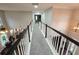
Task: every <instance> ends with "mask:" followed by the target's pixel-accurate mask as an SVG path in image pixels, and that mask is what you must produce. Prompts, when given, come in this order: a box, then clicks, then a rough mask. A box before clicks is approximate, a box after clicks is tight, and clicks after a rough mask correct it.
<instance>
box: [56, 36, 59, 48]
mask: <svg viewBox="0 0 79 59" xmlns="http://www.w3.org/2000/svg"><path fill="white" fill-rule="evenodd" d="M58 38H59V37H58V36H57V38H56V49H57V44H58Z"/></svg>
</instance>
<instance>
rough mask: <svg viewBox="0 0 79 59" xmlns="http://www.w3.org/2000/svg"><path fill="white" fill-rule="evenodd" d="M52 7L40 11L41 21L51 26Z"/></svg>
mask: <svg viewBox="0 0 79 59" xmlns="http://www.w3.org/2000/svg"><path fill="white" fill-rule="evenodd" d="M52 15H53V9H52V8H49V9H47V10H45V11H44V12H43V13H42V21H43V22H44V23H46V24H48V25H50V26H51V21H52V18H53V16H52Z"/></svg>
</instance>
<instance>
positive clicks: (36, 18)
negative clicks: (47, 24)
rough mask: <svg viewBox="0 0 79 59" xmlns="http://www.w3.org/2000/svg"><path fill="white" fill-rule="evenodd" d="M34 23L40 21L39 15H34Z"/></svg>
mask: <svg viewBox="0 0 79 59" xmlns="http://www.w3.org/2000/svg"><path fill="white" fill-rule="evenodd" d="M34 19H35V23H39V22H40V21H41V15H34Z"/></svg>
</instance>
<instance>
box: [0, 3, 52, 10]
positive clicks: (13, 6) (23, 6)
mask: <svg viewBox="0 0 79 59" xmlns="http://www.w3.org/2000/svg"><path fill="white" fill-rule="evenodd" d="M51 6H52V4H51V3H39V5H38V8H37V9H35V8H34V7H33V5H32V3H0V10H6V11H44V10H46V9H48V8H50V7H51Z"/></svg>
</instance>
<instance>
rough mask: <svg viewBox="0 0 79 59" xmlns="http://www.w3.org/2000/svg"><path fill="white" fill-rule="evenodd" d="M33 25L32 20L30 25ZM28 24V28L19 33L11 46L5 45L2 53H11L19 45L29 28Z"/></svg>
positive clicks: (0, 53)
mask: <svg viewBox="0 0 79 59" xmlns="http://www.w3.org/2000/svg"><path fill="white" fill-rule="evenodd" d="M30 25H31V22H30V24H29V25H28V26H30ZM28 26H27V28H26V29H24V30H23V31H22V32H21V33H19V35H17V40H16V41H14V42H13V43H12V44H11V45H10V46H9V47H5V48H4V49H3V50H2V51H1V52H0V55H11V54H12V53H13V51H14V50H15V49H16V47H17V45H18V44H19V42H20V41H21V39H22V38H23V37H24V35H25V33H26V31H27V30H28Z"/></svg>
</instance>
